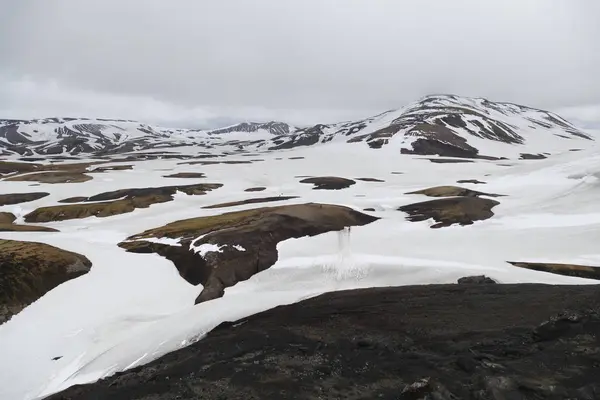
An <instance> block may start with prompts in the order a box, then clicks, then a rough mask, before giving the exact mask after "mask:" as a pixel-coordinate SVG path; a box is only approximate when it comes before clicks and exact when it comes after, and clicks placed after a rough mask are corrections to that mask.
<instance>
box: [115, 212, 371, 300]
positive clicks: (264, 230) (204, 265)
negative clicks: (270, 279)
mask: <svg viewBox="0 0 600 400" xmlns="http://www.w3.org/2000/svg"><path fill="white" fill-rule="evenodd" d="M377 219H378V218H376V217H373V216H370V215H366V214H363V213H360V212H358V211H354V210H352V209H350V208H348V207H342V206H337V205H329V204H316V203H308V204H294V205H287V206H280V207H265V208H256V209H250V210H244V211H237V212H231V213H226V214H221V215H214V216H209V217H199V218H191V219H186V220H182V221H176V222H172V223H170V224H167V225H165V226H162V227H159V228H155V229H151V230H148V231H145V232H142V233H140V234H137V235H134V236H131V237H129V238H128V239H127V240H126V241H124V242H121V243H119V246H120V247H122V248H124V249H126V250H128V251H130V252H134V253H157V254H160V255H161V256H163V257H166V258H167V259H169V260H171V261H172V262H173V264H175V266H176V267H177V269H178V270H179V274H180V275H181V276H182V277H183V278H184V279H185V280H186V281H188V282H190V283H191V284H194V285H197V284H202V285H203V290H202V292H201V293H200V295H199V296H198V298H197V299H196V302H197V303H199V302H203V301H207V300H211V299H214V298H217V297H221V296H223V293H224V290H225V288H227V287H229V286H233V285H235V284H236V283H237V282H239V281H243V280H246V279H248V278H250V277H251V276H252V275H254V274H256V273H258V272H260V271H263V270H265V269H267V268H269V267H271V266H272V265H273V264H274V263H275V262H276V261H277V257H278V255H277V243H279V242H281V241H283V240H287V239H291V238H299V237H302V236H314V235H318V234H321V233H325V232H330V231H339V230H342V229H343V228H345V227H348V226H356V225H365V224H368V223H370V222H373V221H375V220H377ZM165 238H168V239H175V241H176V242H177V243H176V244H174V243H168V244H165V243H160V242H161V240H162V241H164V239H165ZM149 240H152V241H149Z"/></svg>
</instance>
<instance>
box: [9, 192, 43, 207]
mask: <svg viewBox="0 0 600 400" xmlns="http://www.w3.org/2000/svg"><path fill="white" fill-rule="evenodd" d="M49 195H50V193H46V192H32V193H10V194H0V206H8V205H11V204H19V203H27V202H29V201H34V200H39V199H41V198H44V197H46V196H49Z"/></svg>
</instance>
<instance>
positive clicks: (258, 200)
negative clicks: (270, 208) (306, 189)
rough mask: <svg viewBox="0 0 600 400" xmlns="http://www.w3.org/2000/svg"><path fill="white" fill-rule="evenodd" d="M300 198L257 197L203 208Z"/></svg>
mask: <svg viewBox="0 0 600 400" xmlns="http://www.w3.org/2000/svg"><path fill="white" fill-rule="evenodd" d="M297 198H298V196H273V197H256V198H253V199H246V200H238V201H229V202H227V203H219V204H212V205H210V206H204V207H202V208H226V207H235V206H242V205H245V204H258V203H272V202H274V201H285V200H291V199H297Z"/></svg>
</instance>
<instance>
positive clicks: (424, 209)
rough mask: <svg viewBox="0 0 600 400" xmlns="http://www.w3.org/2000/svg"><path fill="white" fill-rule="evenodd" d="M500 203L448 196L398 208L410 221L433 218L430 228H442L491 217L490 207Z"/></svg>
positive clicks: (475, 198)
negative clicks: (433, 222)
mask: <svg viewBox="0 0 600 400" xmlns="http://www.w3.org/2000/svg"><path fill="white" fill-rule="evenodd" d="M498 204H500V203H499V202H498V201H496V200H491V199H484V198H481V197H448V198H443V199H437V200H430V201H424V202H422V203H414V204H408V205H405V206H402V207H400V208H398V210H399V211H403V212H405V213H407V214H408V217H407V219H408V220H409V221H412V222H418V221H426V220H428V219H429V218H433V220H434V221H435V222H436V223H435V224H433V225H432V226H431V228H443V227H447V226H450V225H452V224H459V225H471V224H472V223H473V222H474V221H481V220H485V219H488V218H491V217H492V216H493V215H494V213H493V212H492V208H494V207H495V206H497V205H498Z"/></svg>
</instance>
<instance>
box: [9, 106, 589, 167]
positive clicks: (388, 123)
mask: <svg viewBox="0 0 600 400" xmlns="http://www.w3.org/2000/svg"><path fill="white" fill-rule="evenodd" d="M589 140H592V138H591V137H590V136H589V135H588V134H586V133H585V132H583V131H581V130H579V129H578V128H576V127H575V126H573V125H572V124H571V123H569V122H568V121H566V120H565V119H563V118H561V117H560V116H558V115H556V114H553V113H551V112H548V111H543V110H537V109H534V108H530V107H525V106H521V105H516V104H511V103H496V102H491V101H488V100H486V99H482V98H467V97H459V96H454V95H431V96H426V97H424V98H422V99H420V100H419V101H417V102H415V103H412V104H409V105H407V106H405V107H402V108H400V109H397V110H391V111H386V112H384V113H382V114H379V115H376V116H373V117H370V118H366V119H362V120H358V121H347V122H341V123H336V124H317V125H314V126H310V127H295V126H291V125H289V124H286V123H284V122H275V121H271V122H266V123H255V122H246V123H240V124H236V125H233V126H228V127H224V128H220V129H214V130H194V129H169V128H163V127H157V126H151V125H147V124H143V123H139V122H135V121H128V120H107V119H88V118H46V119H35V120H0V154H1V155H4V156H10V155H12V156H26V157H35V156H45V155H54V156H56V155H62V156H67V155H68V156H81V157H90V156H100V155H113V154H125V153H129V152H135V151H142V150H150V149H161V148H163V149H164V148H169V147H181V146H196V147H200V148H206V149H211V148H215V147H218V148H219V149H221V150H223V151H253V152H254V151H267V150H280V149H290V148H294V147H298V146H312V145H316V144H319V143H328V142H332V141H344V142H348V143H361V144H363V145H364V144H366V145H368V146H369V147H371V148H374V149H377V148H381V147H383V146H387V145H392V146H394V147H397V148H398V151H401V152H403V153H414V154H422V155H435V154H437V155H443V156H454V157H470V158H481V157H503V156H509V157H512V156H515V155H518V154H519V153H524V152H534V153H544V152H552V151H555V150H564V149H565V147H568V146H571V144H572V143H579V142H585V141H589ZM571 142H572V143H571ZM577 146H579V145H576V144H573V145H572V147H577Z"/></svg>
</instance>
